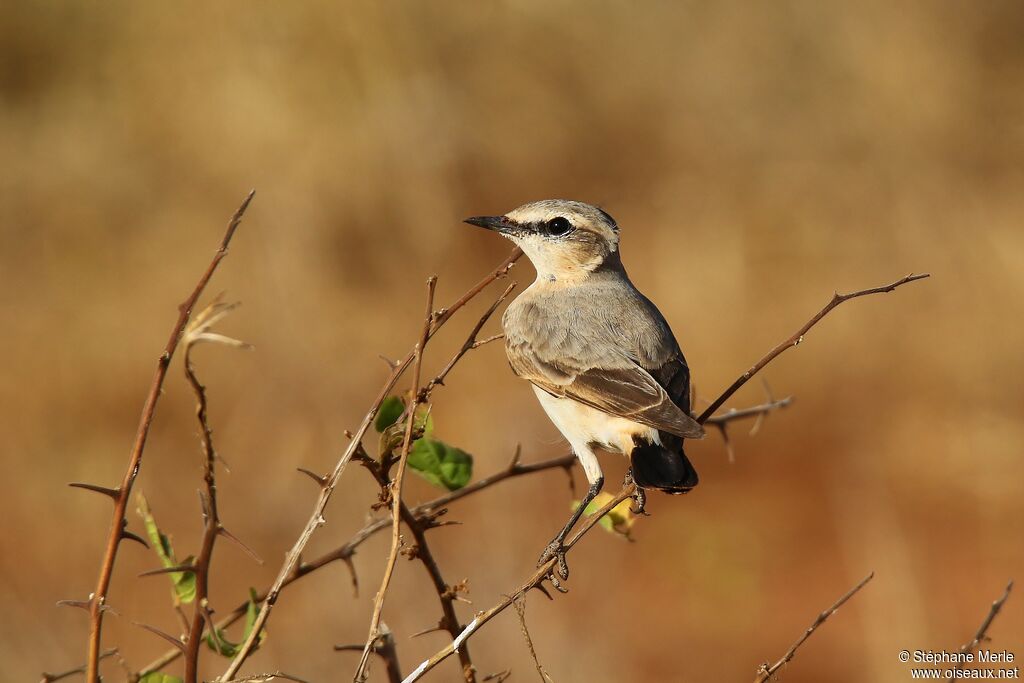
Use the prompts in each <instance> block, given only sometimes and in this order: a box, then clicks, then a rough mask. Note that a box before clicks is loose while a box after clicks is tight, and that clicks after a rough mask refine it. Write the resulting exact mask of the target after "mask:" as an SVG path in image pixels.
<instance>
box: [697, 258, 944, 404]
mask: <svg viewBox="0 0 1024 683" xmlns="http://www.w3.org/2000/svg"><path fill="white" fill-rule="evenodd" d="M926 277H929V274H928V273H924V274H921V275H914V274H913V273H911V274H910V275H907V276H906V277H903V278H900V279H899V280H896V281H895V282H893V283H891V284H888V285H885V286H884V287H873V288H871V289H861V290H859V291H856V292H853V293H851V294H840V293H838V292H836V293H835V294H833V295H832V299H831V300H830V301H829V302H828V303H827V304H825V307H824V308H822V309H821V310H820V311H818V312H817V313H816V314H815V315H814V316H813V317H812V318H811V319H810V320H808V321H807V322H806V323H804V325H803V327H801V328H800V329H799V330H797V331H796V332H795V333H794V334H793V336H791V337H790V338H789V339H786V340H785V341H783V342H782V343H781V344H779V345H778V346H776V347H775V348H774V349H772V350H771V351H769V352H768V353H767V354H766V355H765V356H764V357H763V358H761V360H759V361H757V362H756V363H754V364H753V365H752V366H751V367H750V369H749V370H747V371H746V372H744V373H743V374H742V375H740V376H739V378H737V380H736V381H735V382H733V383H732V384H731V385H730V386H729V388H728V389H726V390H725V391H723V392H722V395H721V396H719V397H718V398H716V399H715V400H714V401H713V402H712V403H711V405H709V406H708V407H707V409H705V410H704V412H703V413H701V414H700V417H698V418H697V422H700V423H701V424H703V423H705V422H707V421H708V419H709V418H710V417H711V416H712V415H713V414H714V413H715V411H716V410H718V409H719V408H721V407H722V404H723V403H725V402H726V401H728V400H729V397H730V396H732V395H733V394H735V393H736V391H737V390H739V388H740V387H742V386H743V385H744V384H746V383H747V381H748V380H749V379H750V378H751V377H753V376H754V375H756V374H757V373H758V372H760V371H761V370H762V369H763V368H764V366H766V365H768V364H769V363H771V362H772V361H773V360H775V358H776V357H777V356H779V355H780V354H781V353H782V352H783V351H785V350H786V349H788V348H791V347H793V346H797V345H798V344H799V343H800V342H802V341H803V340H804V335H805V334H807V333H808V332H809V331H810V329H811V328H812V327H814V326H815V325H817V324H818V322H819V321H820V320H821V319H822V318H824V317H825V316H826V315H828V313H829V312H830V311H831V310H832V309H833V308H835V307H836V306H838V305H839V304H841V303H843V302H844V301H849V300H850V299H856V298H857V297H861V296H867V295H869V294H882V293H884V292H891V291H893V290H894V289H896V288H897V287H899V286H900V285H905V284H907V283H908V282H914V281H915V280H922V279H924V278H926Z"/></svg>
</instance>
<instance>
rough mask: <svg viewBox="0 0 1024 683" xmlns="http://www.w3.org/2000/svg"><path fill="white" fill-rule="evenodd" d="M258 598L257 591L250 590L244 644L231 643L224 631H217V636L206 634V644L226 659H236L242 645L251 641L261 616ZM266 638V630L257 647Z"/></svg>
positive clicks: (243, 635) (243, 634) (262, 633)
mask: <svg viewBox="0 0 1024 683" xmlns="http://www.w3.org/2000/svg"><path fill="white" fill-rule="evenodd" d="M256 597H257V596H256V591H255V590H254V589H252V588H250V589H249V602H248V603H247V604H246V606H245V628H244V630H243V631H242V642H241V643H233V642H231V640H229V639H228V637H227V634H226V633H224V631H223V630H222V629H217V631H216V634H214V633H207V634H206V644H207V646H208V647H209V648H210V649H211V650H213V651H214V652H216V653H218V654H220V655H223V656H225V657H234V656H235V655H237V654H238V650H239V648H241V647H242V643H244V642H245V641H246V640H248V639H249V634H250V633H252V629H253V626H255V625H256V615H257V614H259V611H260V609H259V604H258V603H257V601H256ZM266 637H267V631H266V629H264V630H263V631H261V632H260V637H259V638H258V639H257V640H256V647H259V645H260V643H262V642H263V640H264V639H265V638H266Z"/></svg>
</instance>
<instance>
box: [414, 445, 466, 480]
mask: <svg viewBox="0 0 1024 683" xmlns="http://www.w3.org/2000/svg"><path fill="white" fill-rule="evenodd" d="M409 467H411V468H412V469H413V471H415V472H417V473H419V474H420V476H422V477H423V478H424V479H426V480H427V481H429V482H430V483H431V484H434V485H435V486H443V487H444V488H446V489H448V490H449V491H455V490H456V489H461V488H462V487H463V486H465V485H466V484H468V483H469V480H470V478H472V476H473V456H471V455H470V454H469V453H467V452H466V451H464V450H462V449H460V448H456V447H455V446H450V445H448V444H446V443H444V442H443V441H438V440H437V439H430V438H426V437H424V438H422V439H418V440H417V441H416V442H415V443H413V445H412V449H410V451H409Z"/></svg>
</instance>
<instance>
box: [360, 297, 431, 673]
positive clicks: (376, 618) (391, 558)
mask: <svg viewBox="0 0 1024 683" xmlns="http://www.w3.org/2000/svg"><path fill="white" fill-rule="evenodd" d="M436 286H437V278H436V277H431V278H430V279H428V280H427V312H426V315H424V317H423V332H422V333H421V334H420V340H419V342H418V343H417V344H416V348H415V350H414V352H413V353H414V360H413V366H412V394H413V399H412V402H411V403H410V405H409V407H408V408H407V413H406V414H407V415H408V417H407V418H406V420H405V437H404V439H403V441H402V453H401V455H400V456H399V458H398V467H397V469H396V471H395V477H394V479H393V480H392V481H391V482H390V484H389V487H388V493H389V494H390V499H391V551H390V552H389V553H388V559H387V563H386V564H385V566H384V576H383V577H382V578H381V583H380V589H379V590H378V591H377V595H376V597H375V598H374V601H373V615H372V616H371V618H370V629H369V631H370V632H369V635H368V636H367V638H366V646H365V647H364V648H363V655H362V657H360V659H359V666H358V667H357V668H356V673H355V676H354V678H353V680H355V681H364V680H366V674H367V671H366V665H367V662H368V661H369V659H370V652H371V650H372V649H373V644H374V642H376V641H377V639H378V638H379V637H380V635H381V633H380V619H381V614H382V613H383V611H384V600H385V598H386V597H387V593H388V588H389V587H390V585H391V577H392V575H393V574H394V571H395V563H396V562H397V561H398V551H399V550H400V549H401V546H402V534H401V526H402V521H401V520H402V486H403V484H404V483H405V470H406V465H407V463H408V461H409V448H410V447H411V446H412V433H413V429H414V427H415V423H416V419H415V416H416V409H417V408H418V407H419V405H420V403H422V402H423V400H424V399H425V395H424V393H423V392H421V391H420V371H421V369H422V367H423V352H424V347H426V345H427V340H428V339H430V323H431V320H433V317H434V289H435V287H436Z"/></svg>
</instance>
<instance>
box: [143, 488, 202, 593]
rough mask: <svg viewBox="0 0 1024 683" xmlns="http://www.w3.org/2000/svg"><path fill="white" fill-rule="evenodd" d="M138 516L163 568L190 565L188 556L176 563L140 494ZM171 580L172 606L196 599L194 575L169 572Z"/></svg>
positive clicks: (172, 551)
mask: <svg viewBox="0 0 1024 683" xmlns="http://www.w3.org/2000/svg"><path fill="white" fill-rule="evenodd" d="M138 502H139V516H141V517H142V524H143V526H144V527H145V528H146V535H147V536H148V537H149V542H150V545H151V546H153V549H154V550H155V551H156V554H157V556H158V557H159V558H160V562H161V564H163V566H164V567H177V566H179V565H183V564H192V561H193V559H194V558H193V557H192V556H191V555H190V556H188V557H187V558H185V560H184V561H183V562H178V560H177V559H176V558H175V557H174V547H173V546H172V545H171V538H170V536H168V535H167V534H165V533H164V532H162V531H160V527H158V526H157V524H156V518H155V517H154V516H153V511H152V510H150V508H149V502H148V501H147V500H146V497H145V496H143V495H142V494H141V493H140V494H139V495H138ZM167 576H168V577H170V579H171V584H172V586H173V588H174V600H175V602H174V604H176V605H180V604H183V603H184V604H188V603H190V602H192V601H193V600H195V599H196V575H195V574H193V573H192V572H171V573H170V574H168V575H167Z"/></svg>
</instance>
